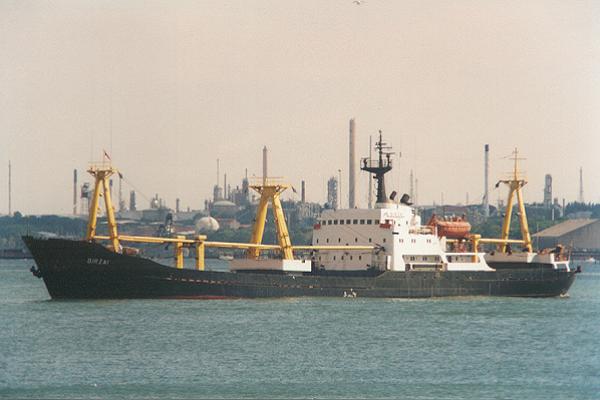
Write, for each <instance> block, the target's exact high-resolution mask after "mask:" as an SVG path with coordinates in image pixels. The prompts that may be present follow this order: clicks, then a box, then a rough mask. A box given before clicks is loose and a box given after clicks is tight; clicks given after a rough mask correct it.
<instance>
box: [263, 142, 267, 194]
mask: <svg viewBox="0 0 600 400" xmlns="http://www.w3.org/2000/svg"><path fill="white" fill-rule="evenodd" d="M266 184H267V146H265V147H263V185H266Z"/></svg>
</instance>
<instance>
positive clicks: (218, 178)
mask: <svg viewBox="0 0 600 400" xmlns="http://www.w3.org/2000/svg"><path fill="white" fill-rule="evenodd" d="M219 173H220V171H219V159H218V158H217V191H218V190H219V182H220V181H221V176H220V175H219ZM215 200H218V199H216V198H215Z"/></svg>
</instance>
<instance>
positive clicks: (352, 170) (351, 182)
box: [348, 118, 356, 208]
mask: <svg viewBox="0 0 600 400" xmlns="http://www.w3.org/2000/svg"><path fill="white" fill-rule="evenodd" d="M349 145H350V149H349V150H350V151H349V154H348V208H354V207H356V202H355V195H356V193H355V190H356V124H355V122H354V118H351V119H350V141H349Z"/></svg>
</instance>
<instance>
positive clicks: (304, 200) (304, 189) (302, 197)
mask: <svg viewBox="0 0 600 400" xmlns="http://www.w3.org/2000/svg"><path fill="white" fill-rule="evenodd" d="M300 198H301V199H302V200H301V201H302V203H306V182H305V181H302V190H301V197H300Z"/></svg>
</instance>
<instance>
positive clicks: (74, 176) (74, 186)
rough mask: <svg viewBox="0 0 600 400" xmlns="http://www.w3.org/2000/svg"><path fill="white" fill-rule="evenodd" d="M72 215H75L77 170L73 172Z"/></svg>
mask: <svg viewBox="0 0 600 400" xmlns="http://www.w3.org/2000/svg"><path fill="white" fill-rule="evenodd" d="M73 215H77V170H76V169H74V170H73Z"/></svg>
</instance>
